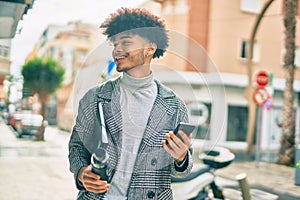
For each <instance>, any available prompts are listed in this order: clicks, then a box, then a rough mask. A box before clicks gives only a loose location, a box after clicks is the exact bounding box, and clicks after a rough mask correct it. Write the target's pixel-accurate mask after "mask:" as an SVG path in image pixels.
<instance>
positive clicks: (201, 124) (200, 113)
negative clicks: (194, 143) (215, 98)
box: [188, 102, 211, 140]
mask: <svg viewBox="0 0 300 200" xmlns="http://www.w3.org/2000/svg"><path fill="white" fill-rule="evenodd" d="M188 108H189V118H190V123H192V124H197V125H198V126H197V128H196V131H195V133H193V135H194V137H195V138H196V139H206V140H208V139H209V137H210V134H209V130H210V117H211V104H210V103H203V102H191V103H190V104H189V106H188Z"/></svg>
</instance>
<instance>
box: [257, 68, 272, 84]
mask: <svg viewBox="0 0 300 200" xmlns="http://www.w3.org/2000/svg"><path fill="white" fill-rule="evenodd" d="M255 82H256V84H257V85H258V86H259V87H265V86H267V85H268V84H269V82H270V77H269V73H268V72H267V71H265V70H259V71H258V72H257V73H256V74H255Z"/></svg>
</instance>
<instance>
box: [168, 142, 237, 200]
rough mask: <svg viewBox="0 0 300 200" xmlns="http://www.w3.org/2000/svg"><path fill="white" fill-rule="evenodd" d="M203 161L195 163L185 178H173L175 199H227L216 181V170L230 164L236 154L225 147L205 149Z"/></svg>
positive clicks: (172, 185) (200, 155)
mask: <svg viewBox="0 0 300 200" xmlns="http://www.w3.org/2000/svg"><path fill="white" fill-rule="evenodd" d="M199 158H200V160H201V161H202V163H200V164H194V167H193V169H192V171H191V173H190V174H189V175H188V176H186V177H184V178H175V177H172V178H171V187H172V190H173V193H174V199H175V200H183V199H186V200H204V199H225V196H224V194H223V190H222V188H221V187H220V186H218V185H217V184H216V182H215V174H214V171H215V170H217V169H220V168H223V167H226V166H228V165H229V164H230V163H231V162H232V161H233V160H234V158H235V155H234V154H233V153H232V152H230V151H229V150H228V149H227V148H224V147H214V148H212V149H208V150H203V151H202V152H201V153H200V154H199Z"/></svg>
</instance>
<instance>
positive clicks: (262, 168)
mask: <svg viewBox="0 0 300 200" xmlns="http://www.w3.org/2000/svg"><path fill="white" fill-rule="evenodd" d="M241 173H246V174H247V182H248V185H249V187H250V189H260V190H264V191H267V192H270V193H273V194H278V195H279V196H280V198H279V199H295V200H296V199H300V186H297V185H295V184H294V183H295V169H294V168H291V167H287V166H283V165H278V164H275V163H267V162H259V165H258V167H256V163H255V162H233V163H231V164H230V165H229V166H228V167H225V168H223V169H219V170H217V171H216V174H217V175H218V176H221V177H224V178H228V179H231V180H236V176H237V175H238V174H241ZM285 196H293V197H292V198H287V197H285Z"/></svg>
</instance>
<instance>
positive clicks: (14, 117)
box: [8, 112, 23, 130]
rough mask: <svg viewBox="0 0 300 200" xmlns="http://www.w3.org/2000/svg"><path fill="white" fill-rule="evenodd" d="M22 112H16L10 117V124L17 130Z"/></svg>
mask: <svg viewBox="0 0 300 200" xmlns="http://www.w3.org/2000/svg"><path fill="white" fill-rule="evenodd" d="M22 115H23V114H22V113H19V112H17V113H14V114H12V115H11V116H10V117H9V118H8V124H9V125H10V126H11V127H12V128H13V129H15V130H17V127H16V126H17V124H18V123H19V122H20V120H21V119H22Z"/></svg>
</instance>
